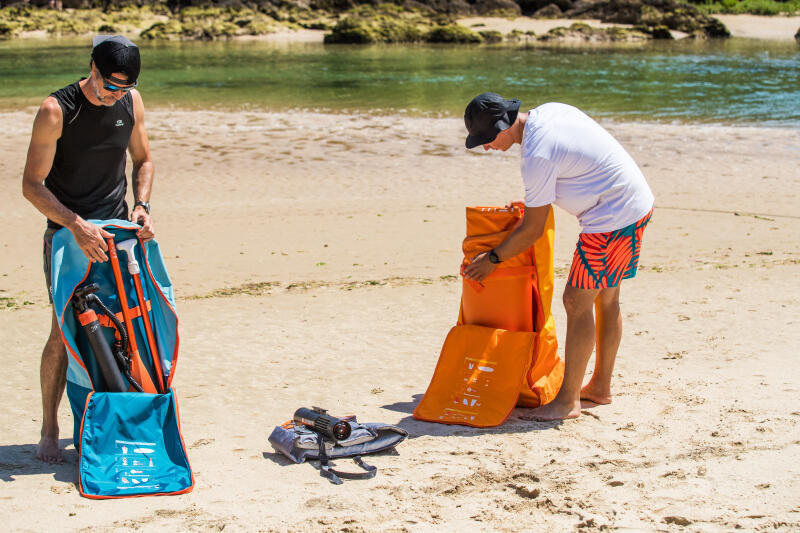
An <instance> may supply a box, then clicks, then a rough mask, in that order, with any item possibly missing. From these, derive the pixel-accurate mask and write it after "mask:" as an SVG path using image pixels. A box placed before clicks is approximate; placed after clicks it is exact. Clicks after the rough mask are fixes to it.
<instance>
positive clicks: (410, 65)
mask: <svg viewBox="0 0 800 533" xmlns="http://www.w3.org/2000/svg"><path fill="white" fill-rule="evenodd" d="M142 58H143V59H142V61H143V72H142V75H141V76H140V91H141V93H142V95H143V97H144V99H145V103H146V104H147V105H148V106H149V107H152V106H178V107H190V108H192V107H201V108H213V109H242V108H250V109H267V110H286V109H293V108H302V109H319V110H322V111H334V112H338V111H370V110H378V111H379V112H381V113H396V112H402V113H410V114H424V115H437V116H438V115H442V116H460V115H461V113H462V112H463V109H464V106H465V105H466V103H467V102H468V101H469V99H470V98H472V97H473V96H474V95H475V94H477V93H479V92H483V91H488V90H491V91H495V92H499V93H501V94H503V95H504V96H507V97H512V96H513V97H516V98H519V99H521V100H522V101H523V106H524V107H535V106H536V105H538V104H540V103H543V102H547V101H562V102H567V103H571V104H573V105H577V106H579V107H581V108H582V109H584V110H586V111H587V112H589V113H590V114H593V115H595V116H604V117H612V118H620V119H632V120H647V121H664V122H673V121H676V122H715V123H726V124H748V125H770V126H780V127H798V126H800V46H798V45H796V44H795V43H794V42H788V41H787V42H778V41H775V42H773V41H761V40H750V39H729V40H712V41H699V42H693V41H688V40H686V41H674V42H655V43H648V44H644V45H641V44H637V45H617V46H561V47H541V46H537V47H532V46H524V45H519V46H511V45H501V46H475V45H461V46H432V45H406V46H403V45H389V46H344V45H336V46H330V45H323V44H318V43H311V44H309V43H288V44H287V43H269V42H260V41H235V42H211V43H207V42H179V43H175V42H167V43H155V44H152V43H143V44H142ZM88 62H89V42H88V39H80V40H75V39H52V40H48V41H34V40H17V41H10V42H2V43H0V108H3V109H9V108H15V107H19V106H25V105H38V104H39V103H40V102H41V100H42V99H43V98H44V97H45V96H46V95H47V94H49V93H50V92H51V91H53V90H55V89H58V88H60V87H62V86H64V85H66V84H68V83H71V82H73V81H75V80H76V79H78V77H79V76H81V75H86V74H85V73H86V72H88Z"/></svg>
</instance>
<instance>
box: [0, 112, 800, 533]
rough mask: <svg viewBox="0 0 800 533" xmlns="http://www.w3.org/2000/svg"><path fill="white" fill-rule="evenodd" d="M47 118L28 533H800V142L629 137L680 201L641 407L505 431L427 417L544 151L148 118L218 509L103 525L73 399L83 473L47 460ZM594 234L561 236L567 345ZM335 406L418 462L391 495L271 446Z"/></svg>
mask: <svg viewBox="0 0 800 533" xmlns="http://www.w3.org/2000/svg"><path fill="white" fill-rule="evenodd" d="M34 113H35V110H34V109H25V110H19V111H15V112H5V113H2V114H0V121H1V122H2V124H3V126H4V127H3V129H4V133H5V134H4V136H3V139H2V140H0V181H1V182H2V184H3V187H2V190H1V192H0V205H2V213H3V215H4V217H3V218H4V221H5V228H4V231H3V232H2V242H1V243H0V245H1V246H2V254H0V297H2V298H4V300H3V302H4V304H7V307H4V308H2V309H0V340H2V346H3V347H4V350H3V352H2V354H1V355H0V361H2V364H3V366H4V367H5V368H6V369H7V370H9V372H7V373H6V376H7V377H6V382H5V386H4V387H3V388H2V390H0V415H2V420H3V421H4V424H3V426H4V431H3V434H2V437H0V487H2V488H1V489H0V512H2V515H3V516H5V517H6V518H5V519H4V520H5V523H6V527H7V528H9V530H18V531H43V530H50V529H54V528H58V529H59V530H86V531H112V530H120V529H125V530H128V529H139V530H147V531H175V530H187V531H209V530H222V529H223V528H224V529H225V531H349V532H359V531H576V530H579V531H606V530H622V531H730V530H734V529H741V530H746V531H760V530H769V531H787V532H788V531H796V530H798V529H799V528H800V505H799V502H798V499H797V494H798V493H799V492H800V481H798V480H800V466H799V465H800V432H799V431H798V429H799V428H800V407H798V401H800V383H799V382H798V375H799V374H798V363H797V356H796V354H797V346H798V345H800V328H798V316H799V315H800V299H799V298H798V294H800V275H798V273H799V270H798V269H800V253H799V252H798V251H797V248H796V243H797V242H799V241H800V210H798V207H800V201H798V197H797V191H798V190H799V189H798V185H800V153H799V152H798V146H800V133H798V132H797V131H792V130H788V129H767V128H748V127H727V126H714V125H705V126H700V125H691V126H690V125H666V124H646V123H620V122H608V121H605V122H603V124H604V125H605V126H606V127H607V128H608V129H609V130H610V131H611V132H612V133H613V134H614V135H615V136H617V138H618V139H619V140H620V141H621V142H622V144H623V145H624V146H625V147H626V148H627V149H628V150H629V151H630V152H631V154H632V155H633V157H634V158H635V159H636V160H637V162H638V163H639V164H640V166H641V167H642V169H643V170H644V172H645V175H646V176H647V178H648V180H649V183H650V185H651V187H652V189H653V191H654V193H655V195H656V199H657V200H656V210H655V216H654V221H653V223H652V225H651V226H650V227H649V228H648V230H647V233H646V237H645V241H644V248H643V252H642V258H641V266H640V272H639V275H638V276H637V278H636V279H635V280H633V281H631V282H626V283H625V284H624V285H623V289H622V300H623V310H624V312H625V317H624V320H625V326H624V336H623V340H622V347H621V349H620V353H619V357H618V362H617V368H616V371H617V378H616V382H615V390H614V391H613V392H614V401H613V403H612V404H611V405H608V406H596V407H591V406H589V405H587V407H586V409H585V410H584V411H583V416H581V417H580V418H579V419H577V420H572V421H567V422H564V423H560V424H558V423H538V422H533V421H531V420H529V419H528V416H527V415H526V410H525V409H517V410H515V411H514V413H513V414H512V415H511V417H510V418H509V420H508V421H507V422H506V423H505V424H504V425H502V426H501V427H498V428H493V429H483V430H480V429H470V428H466V427H460V426H442V425H436V424H429V423H423V422H419V421H415V420H414V419H413V418H412V417H411V412H412V410H413V408H414V406H415V405H416V403H417V402H418V401H419V399H420V398H421V396H422V394H423V393H424V392H425V389H426V387H427V385H428V381H429V378H430V376H431V374H432V371H433V368H434V365H435V364H436V360H437V357H438V354H439V350H440V348H441V344H442V341H443V340H444V337H445V335H446V334H447V331H448V330H449V328H450V327H451V326H452V325H453V324H454V323H455V321H456V318H457V312H458V306H459V297H460V281H458V279H456V278H455V276H454V275H455V274H457V272H458V265H459V262H460V259H461V254H460V243H461V239H462V238H463V232H464V207H465V206H468V205H502V204H504V203H505V202H507V201H508V200H513V199H517V198H520V197H521V196H522V185H521V180H520V178H519V167H518V150H511V151H510V152H509V153H506V154H495V153H493V154H487V153H478V152H475V153H471V152H467V151H466V150H465V149H464V148H463V133H464V132H463V123H462V122H461V121H460V120H459V119H445V118H440V119H434V118H413V117H405V116H369V115H331V114H320V113H314V112H311V111H306V112H287V113H264V112H238V113H222V112H188V111H178V110H151V111H149V112H148V116H147V125H148V130H149V133H150V142H151V148H152V152H153V158H154V162H155V166H156V181H155V185H154V192H153V196H152V200H151V202H152V206H153V216H154V220H155V224H156V230H157V239H158V241H159V243H160V245H161V249H162V250H163V252H164V254H165V259H166V262H167V266H168V268H169V270H170V274H171V276H172V279H173V282H174V285H175V290H176V294H177V299H178V312H179V316H180V320H181V323H180V336H181V347H180V357H179V362H178V369H177V374H176V378H175V388H176V390H177V396H178V400H179V403H180V411H181V420H182V429H183V436H184V439H185V441H186V444H187V448H188V453H189V459H190V461H191V464H192V467H193V470H194V473H195V476H196V486H195V489H194V491H193V492H192V493H190V494H187V495H182V496H175V497H157V498H139V499H129V500H118V501H104V502H96V501H90V500H86V499H83V498H81V497H80V496H79V494H78V492H77V489H76V486H75V483H76V479H77V478H76V476H77V473H76V462H77V456H76V452H75V450H74V448H73V446H72V443H71V426H72V418H71V414H70V412H69V407H68V403H67V400H66V398H65V399H64V401H63V402H62V406H61V410H60V421H61V428H62V446H64V447H66V451H65V453H64V456H65V462H64V463H62V464H58V465H46V464H43V463H40V462H39V461H37V460H36V459H35V444H36V442H37V441H38V432H39V428H40V425H41V411H40V396H39V385H38V368H39V356H40V352H41V348H42V346H43V343H44V339H45V338H46V334H47V331H48V328H49V316H50V309H49V307H48V305H47V300H46V294H45V289H44V281H43V274H42V272H41V234H42V232H43V230H44V220H43V218H42V216H41V215H40V214H39V213H38V212H37V211H36V210H35V209H34V208H33V207H32V206H31V205H29V204H28V203H27V201H26V200H24V199H23V198H22V196H21V186H20V184H21V173H22V168H23V165H24V160H25V152H26V149H27V143H28V138H29V135H30V127H31V124H32V120H33V115H34ZM577 229H578V228H577V224H576V222H575V221H574V219H572V218H571V217H569V216H568V215H566V214H565V213H563V212H562V211H560V210H556V247H555V267H556V298H555V299H554V302H553V303H554V306H553V307H554V314H555V319H556V326H557V330H558V334H559V339H560V341H561V342H562V344H563V335H564V329H565V316H564V311H563V306H562V304H561V301H560V292H561V289H562V288H563V285H564V282H565V278H566V275H567V268H568V266H569V262H570V259H571V256H572V253H573V247H574V242H575V239H576V233H577ZM562 354H563V352H562ZM590 368H591V364H590ZM310 405H321V406H323V407H327V408H328V409H330V410H331V411H332V412H334V413H338V414H348V413H355V414H357V415H358V417H359V419H360V420H363V421H381V422H388V423H393V424H397V425H399V426H401V427H403V428H405V429H406V430H407V431H408V432H409V433H410V438H409V439H408V440H407V441H406V442H404V443H402V444H401V445H400V446H399V447H398V448H397V450H396V452H395V453H387V454H383V455H379V456H374V457H371V458H370V460H369V461H368V462H370V463H372V464H374V465H376V466H377V467H378V468H379V472H378V475H377V477H376V478H375V479H373V480H369V481H350V482H346V483H345V484H344V485H342V486H338V487H337V486H334V485H332V484H330V483H329V482H328V481H327V480H325V479H324V478H322V477H320V475H319V472H318V471H317V470H316V469H315V468H313V467H312V466H311V465H308V464H303V465H295V464H292V463H290V462H289V461H288V460H287V459H285V458H284V457H283V456H280V455H278V454H276V453H275V452H274V451H273V450H272V448H271V447H270V445H269V444H268V443H267V437H268V435H269V433H270V432H271V430H272V428H273V427H274V426H275V425H277V424H280V423H282V422H283V421H285V420H288V419H289V418H291V415H292V413H293V412H294V410H295V409H296V408H298V407H301V406H310ZM341 466H343V467H344V468H348V466H349V465H346V464H344V463H342V464H341Z"/></svg>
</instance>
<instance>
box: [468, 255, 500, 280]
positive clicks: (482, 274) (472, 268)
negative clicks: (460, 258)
mask: <svg viewBox="0 0 800 533" xmlns="http://www.w3.org/2000/svg"><path fill="white" fill-rule="evenodd" d="M495 268H497V265H495V264H494V263H492V262H491V261H489V252H483V253H482V254H478V255H476V256H475V257H473V258H472V262H471V263H470V264H468V265H467V266H466V267H464V277H465V278H467V279H471V280H473V281H477V282H478V283H480V282H481V281H483V280H484V279H486V276H488V275H489V274H491V273H492V272H494V269H495Z"/></svg>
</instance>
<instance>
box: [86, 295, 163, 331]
mask: <svg viewBox="0 0 800 533" xmlns="http://www.w3.org/2000/svg"><path fill="white" fill-rule="evenodd" d="M152 309H153V306H152V305H150V300H147V312H148V313H149V312H150V311H151V310H152ZM129 311H130V313H131V315H130V316H131V320H133V319H134V318H139V317H140V316H142V310H141V309H140V308H139V306H138V305H137V306H136V307H131V308H130V309H129ZM116 317H117V320H119V321H120V322H122V323H123V324H124V323H125V318H124V317H123V316H122V313H121V312H120V313H116ZM96 319H97V321H98V322H100V325H101V326H103V327H106V328H115V326H114V323H113V322H112V321H111V319H110V318H108V317H107V316H106V315H99V316H97V317H96Z"/></svg>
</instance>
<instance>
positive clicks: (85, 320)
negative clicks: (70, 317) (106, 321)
mask: <svg viewBox="0 0 800 533" xmlns="http://www.w3.org/2000/svg"><path fill="white" fill-rule="evenodd" d="M103 318H105V316H104V317H103ZM78 320H79V321H80V323H81V326H85V325H86V324H90V323H92V322H94V321H95V320H97V313H95V312H94V310H93V309H87V310H86V311H84V312H83V313H81V314H79V315H78Z"/></svg>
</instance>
